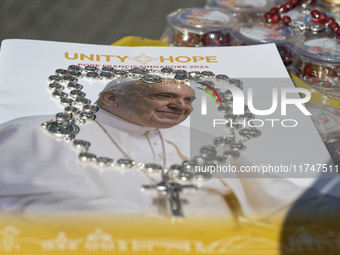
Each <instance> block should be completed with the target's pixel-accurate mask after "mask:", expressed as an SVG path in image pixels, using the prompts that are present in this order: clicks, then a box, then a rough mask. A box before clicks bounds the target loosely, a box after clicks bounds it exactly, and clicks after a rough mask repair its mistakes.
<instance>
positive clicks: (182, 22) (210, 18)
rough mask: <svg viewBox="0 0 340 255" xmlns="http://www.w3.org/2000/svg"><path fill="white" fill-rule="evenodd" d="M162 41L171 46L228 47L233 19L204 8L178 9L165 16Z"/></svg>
mask: <svg viewBox="0 0 340 255" xmlns="http://www.w3.org/2000/svg"><path fill="white" fill-rule="evenodd" d="M167 22H168V24H167V27H166V29H165V31H164V33H163V35H162V37H161V40H162V41H165V42H167V43H168V44H170V45H173V46H181V47H202V46H229V45H230V32H231V27H232V25H233V24H234V17H233V16H232V14H230V13H229V12H226V11H220V10H217V9H205V8H188V9H179V10H177V11H175V12H173V13H171V14H169V15H168V16H167Z"/></svg>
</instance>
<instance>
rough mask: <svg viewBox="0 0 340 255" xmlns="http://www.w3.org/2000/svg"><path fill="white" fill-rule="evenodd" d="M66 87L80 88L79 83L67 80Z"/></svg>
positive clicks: (71, 88)
mask: <svg viewBox="0 0 340 255" xmlns="http://www.w3.org/2000/svg"><path fill="white" fill-rule="evenodd" d="M67 88H68V89H69V90H80V89H81V85H80V84H79V83H76V82H69V84H67Z"/></svg>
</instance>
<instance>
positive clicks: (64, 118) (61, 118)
mask: <svg viewBox="0 0 340 255" xmlns="http://www.w3.org/2000/svg"><path fill="white" fill-rule="evenodd" d="M71 118H72V116H71V115H70V114H68V113H65V112H59V113H57V114H56V115H55V119H56V120H57V121H69V120H70V119H71Z"/></svg>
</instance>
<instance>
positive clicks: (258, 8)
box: [206, 0, 280, 22]
mask: <svg viewBox="0 0 340 255" xmlns="http://www.w3.org/2000/svg"><path fill="white" fill-rule="evenodd" d="M279 3H280V1H279V0H208V1H207V3H206V8H219V9H221V10H227V11H228V12H230V13H232V14H233V15H235V16H237V17H238V19H239V21H240V22H249V21H255V20H262V19H263V15H264V13H265V12H267V11H268V8H269V9H270V8H271V7H274V6H276V5H278V4H279Z"/></svg>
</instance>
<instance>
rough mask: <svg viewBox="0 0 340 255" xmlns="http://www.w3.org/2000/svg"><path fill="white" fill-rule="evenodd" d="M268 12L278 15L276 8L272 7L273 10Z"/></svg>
mask: <svg viewBox="0 0 340 255" xmlns="http://www.w3.org/2000/svg"><path fill="white" fill-rule="evenodd" d="M269 12H270V13H271V14H277V13H279V9H278V8H276V7H273V8H271V9H270V11H269Z"/></svg>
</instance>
